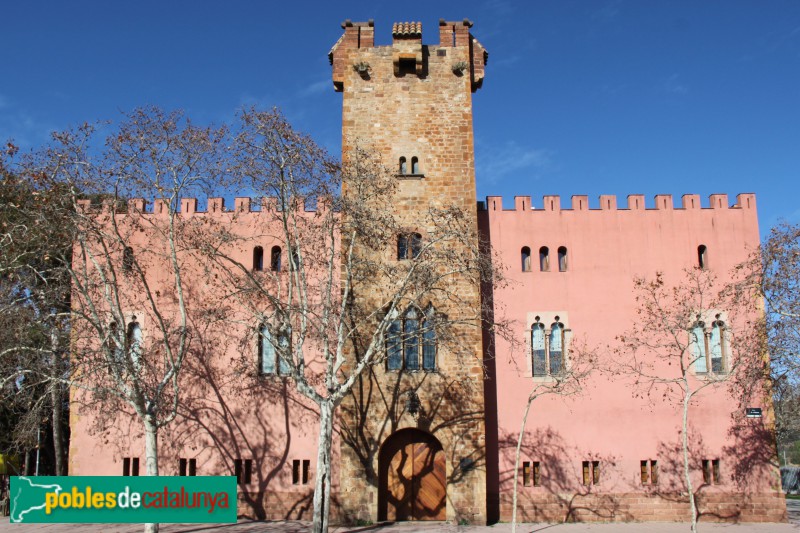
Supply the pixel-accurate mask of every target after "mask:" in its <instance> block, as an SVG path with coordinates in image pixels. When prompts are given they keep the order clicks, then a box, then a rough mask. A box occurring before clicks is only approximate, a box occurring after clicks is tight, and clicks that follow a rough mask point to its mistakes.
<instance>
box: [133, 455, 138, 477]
mask: <svg viewBox="0 0 800 533" xmlns="http://www.w3.org/2000/svg"><path fill="white" fill-rule="evenodd" d="M131 475H132V476H138V475H139V458H138V457H134V458H133V459H132V460H131Z"/></svg>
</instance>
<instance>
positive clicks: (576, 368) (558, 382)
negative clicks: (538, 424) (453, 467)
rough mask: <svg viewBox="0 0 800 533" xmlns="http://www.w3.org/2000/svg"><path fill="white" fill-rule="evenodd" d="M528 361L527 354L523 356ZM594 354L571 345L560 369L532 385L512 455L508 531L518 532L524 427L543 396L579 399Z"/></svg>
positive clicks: (579, 346) (578, 346)
mask: <svg viewBox="0 0 800 533" xmlns="http://www.w3.org/2000/svg"><path fill="white" fill-rule="evenodd" d="M525 355H526V357H529V355H528V354H525ZM595 358H596V354H595V353H593V352H592V351H590V350H588V349H587V348H586V345H585V344H582V345H578V344H575V343H572V346H571V349H570V352H569V356H568V360H567V361H564V362H563V364H562V368H561V369H560V370H559V371H558V372H554V373H552V374H551V375H549V376H547V377H546V378H541V380H537V381H535V382H534V385H533V388H532V389H531V392H530V394H528V400H527V402H526V403H525V410H524V411H523V413H522V422H521V426H520V429H519V436H518V438H517V447H516V449H515V451H514V492H513V495H512V504H511V505H512V507H511V531H512V533H516V531H517V490H518V484H519V463H520V456H521V451H522V441H523V440H524V437H525V426H526V425H527V423H528V415H529V414H530V410H531V406H532V405H533V403H534V402H535V401H536V400H537V399H538V398H541V397H543V396H560V397H562V398H565V399H566V398H567V397H570V396H575V395H578V394H580V393H581V392H582V390H583V384H584V381H585V379H586V378H587V377H588V376H589V374H590V373H591V372H592V370H593V368H594V361H595Z"/></svg>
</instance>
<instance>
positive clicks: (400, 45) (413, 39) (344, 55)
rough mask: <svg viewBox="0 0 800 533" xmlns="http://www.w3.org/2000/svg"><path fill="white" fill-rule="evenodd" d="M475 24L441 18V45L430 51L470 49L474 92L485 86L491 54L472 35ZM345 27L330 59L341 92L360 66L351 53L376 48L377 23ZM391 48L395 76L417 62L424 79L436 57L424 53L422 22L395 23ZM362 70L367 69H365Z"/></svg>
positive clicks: (430, 53)
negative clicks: (351, 72)
mask: <svg viewBox="0 0 800 533" xmlns="http://www.w3.org/2000/svg"><path fill="white" fill-rule="evenodd" d="M472 25H473V24H472V22H471V21H470V20H469V19H463V20H461V21H456V22H453V21H446V20H444V19H440V20H439V45H438V46H431V47H428V48H433V49H438V48H456V47H466V48H468V49H469V54H468V57H469V62H468V63H469V64H468V65H466V67H468V68H469V75H470V82H471V88H472V92H475V91H477V90H478V89H480V88H481V86H482V85H483V78H484V76H485V70H486V63H487V62H488V60H489V52H487V51H486V49H485V48H484V47H483V45H482V44H481V43H480V42H479V41H478V40H477V39H476V38H475V37H473V36H472V34H471V33H470V31H469V29H470V28H471V27H472ZM342 28H343V29H344V33H343V34H342V36H341V37H339V39H338V40H337V41H336V43H335V44H334V45H333V47H332V48H331V50H330V52H328V60H329V61H330V63H331V66H332V67H333V87H334V90H336V91H337V92H341V91H343V90H344V80H345V74H346V73H347V70H348V69H352V68H355V67H356V65H355V64H353V61H352V60H351V59H350V55H351V51H353V50H359V49H366V48H376V47H375V22H374V21H373V20H372V19H370V20H368V21H366V22H353V21H351V20H349V19H348V20H345V21H344V22H342ZM378 48H386V47H378ZM390 48H391V49H392V61H393V62H394V67H395V75H399V74H400V70H401V62H406V61H407V62H411V61H413V62H414V67H415V71H416V73H417V75H418V76H421V75H422V74H423V72H425V70H426V69H425V62H426V61H428V60H429V58H430V56H431V55H434V54H433V53H432V51H430V50H429V53H428V54H425V53H423V49H424V48H425V46H424V45H423V44H422V23H420V22H396V23H394V24H393V25H392V44H391V47H390ZM456 67H457V65H455V64H454V65H453V69H454V73H456V75H463V74H461V73H460V71H458V70H457V68H456ZM362 68H367V67H366V66H364V67H362Z"/></svg>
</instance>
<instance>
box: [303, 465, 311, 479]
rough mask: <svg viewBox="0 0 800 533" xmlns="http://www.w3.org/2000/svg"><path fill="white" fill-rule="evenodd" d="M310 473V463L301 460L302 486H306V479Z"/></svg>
mask: <svg viewBox="0 0 800 533" xmlns="http://www.w3.org/2000/svg"><path fill="white" fill-rule="evenodd" d="M310 472H311V461H310V460H308V459H303V485H308V478H309V474H310Z"/></svg>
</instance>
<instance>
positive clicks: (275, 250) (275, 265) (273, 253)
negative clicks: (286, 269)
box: [269, 246, 281, 272]
mask: <svg viewBox="0 0 800 533" xmlns="http://www.w3.org/2000/svg"><path fill="white" fill-rule="evenodd" d="M269 269H270V270H272V271H273V272H280V271H281V247H280V246H273V247H272V250H270V253H269Z"/></svg>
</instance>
